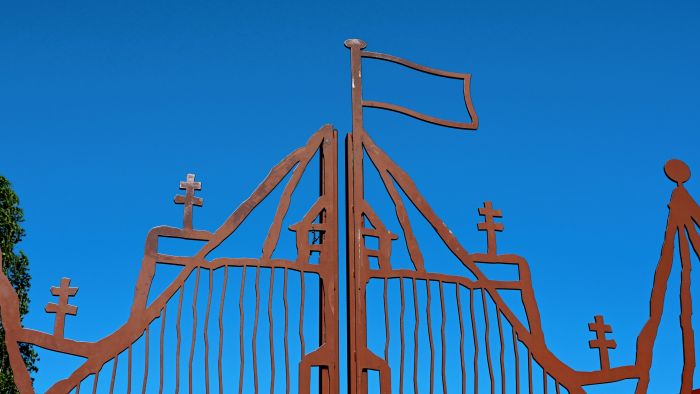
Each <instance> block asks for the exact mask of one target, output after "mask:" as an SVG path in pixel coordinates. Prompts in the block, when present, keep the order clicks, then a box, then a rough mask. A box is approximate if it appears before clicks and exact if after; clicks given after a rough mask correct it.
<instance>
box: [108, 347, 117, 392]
mask: <svg viewBox="0 0 700 394" xmlns="http://www.w3.org/2000/svg"><path fill="white" fill-rule="evenodd" d="M118 362H119V355H116V356H115V357H114V364H112V381H111V382H110V383H109V394H112V393H114V381H115V380H116V377H117V364H118Z"/></svg>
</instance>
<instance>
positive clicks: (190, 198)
mask: <svg viewBox="0 0 700 394" xmlns="http://www.w3.org/2000/svg"><path fill="white" fill-rule="evenodd" d="M194 176H195V175H194V174H187V180H186V181H180V189H181V190H185V195H184V196H183V195H177V196H175V204H184V205H185V215H184V216H185V217H184V228H185V229H186V230H192V205H196V206H198V207H201V206H202V204H203V203H204V200H202V199H201V198H200V197H195V196H194V192H195V190H202V182H195V181H194Z"/></svg>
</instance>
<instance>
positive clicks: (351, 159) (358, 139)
mask: <svg viewBox="0 0 700 394" xmlns="http://www.w3.org/2000/svg"><path fill="white" fill-rule="evenodd" d="M345 46H346V47H348V48H350V78H351V99H352V133H351V134H349V135H348V137H347V140H346V146H347V152H348V154H347V155H346V193H347V194H346V196H347V204H346V210H347V211H346V212H347V264H348V266H347V271H348V272H347V280H348V288H347V291H348V369H349V378H348V392H350V393H357V392H358V391H359V388H360V383H361V377H362V374H363V373H362V370H361V367H360V366H359V365H358V364H359V363H358V359H357V357H358V351H359V350H360V349H362V350H364V348H365V346H366V342H365V341H364V339H365V333H364V331H363V328H365V326H366V322H363V321H360V320H362V318H363V314H362V311H363V309H364V308H365V301H364V300H365V294H364V289H365V283H364V282H363V278H362V272H361V270H360V264H361V255H360V241H361V239H360V231H359V230H360V228H361V226H362V207H361V204H362V201H363V186H362V182H363V180H362V156H363V152H362V134H363V133H364V129H363V125H362V54H361V51H362V49H363V48H364V47H365V46H366V44H365V43H364V42H363V41H361V40H356V39H353V40H347V41H345Z"/></svg>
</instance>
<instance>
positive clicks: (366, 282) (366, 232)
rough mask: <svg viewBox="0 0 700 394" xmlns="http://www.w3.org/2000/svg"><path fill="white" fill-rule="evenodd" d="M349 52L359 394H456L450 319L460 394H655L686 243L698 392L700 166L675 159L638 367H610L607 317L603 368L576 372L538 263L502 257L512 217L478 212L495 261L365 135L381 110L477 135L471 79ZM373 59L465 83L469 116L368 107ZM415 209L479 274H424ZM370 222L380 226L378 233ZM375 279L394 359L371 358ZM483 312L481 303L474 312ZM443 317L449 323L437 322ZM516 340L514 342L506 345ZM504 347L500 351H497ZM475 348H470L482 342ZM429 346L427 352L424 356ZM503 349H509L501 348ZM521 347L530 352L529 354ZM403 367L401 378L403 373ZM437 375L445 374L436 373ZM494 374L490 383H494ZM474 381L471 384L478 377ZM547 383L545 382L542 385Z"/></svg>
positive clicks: (358, 47)
mask: <svg viewBox="0 0 700 394" xmlns="http://www.w3.org/2000/svg"><path fill="white" fill-rule="evenodd" d="M345 45H346V46H347V47H348V48H349V49H350V63H351V94H352V133H351V134H349V135H348V137H347V139H346V151H347V154H346V174H347V178H346V185H347V186H346V190H347V196H346V210H347V222H348V231H347V236H348V239H347V246H348V248H347V261H348V273H347V278H348V279H347V280H348V305H349V306H348V365H349V379H348V390H349V391H348V392H350V393H366V392H377V391H380V392H382V393H388V392H394V391H397V390H396V388H393V387H392V381H394V382H395V381H397V380H398V386H399V387H398V392H399V393H403V392H404V390H405V386H406V384H407V382H408V381H412V385H413V391H414V392H430V393H432V392H434V391H435V390H441V391H442V392H447V385H446V383H445V382H446V380H447V373H446V370H447V368H446V362H445V354H446V352H447V351H448V350H449V349H448V348H447V346H446V339H445V321H446V319H449V318H451V317H452V316H455V315H457V320H458V324H459V330H458V335H457V337H458V339H457V340H458V342H457V343H459V352H457V353H458V354H457V355H456V356H457V357H458V358H459V360H458V362H459V364H460V365H459V366H460V368H459V369H458V371H459V372H461V379H460V380H461V386H460V388H461V392H462V393H467V392H472V393H478V392H480V391H479V390H480V387H481V390H484V388H486V390H487V391H488V392H491V393H495V392H507V391H508V392H516V393H520V392H521V391H522V392H525V391H526V390H527V392H529V393H532V392H533V390H534V389H535V388H536V387H539V389H538V390H542V392H544V393H547V392H548V390H549V389H550V388H551V387H554V392H556V393H560V392H561V391H562V388H564V389H566V390H567V391H568V392H569V393H583V392H585V388H586V386H589V385H595V384H602V383H611V382H615V381H619V380H623V379H638V384H637V388H636V393H637V394H641V393H646V392H647V389H648V383H649V371H650V368H651V359H652V358H651V357H652V350H653V347H654V343H655V340H656V336H657V333H658V328H659V323H660V320H661V316H662V314H663V305H664V300H665V296H666V294H665V293H666V287H667V281H668V279H669V274H670V271H671V264H672V262H673V257H674V251H673V248H674V240H678V241H679V245H680V251H679V254H680V260H681V294H680V296H681V297H680V298H681V316H680V325H681V329H682V332H683V335H682V337H683V356H684V367H683V373H682V377H681V380H682V383H681V393H684V394H685V393H690V392H691V388H692V375H693V371H694V369H695V350H694V334H693V328H692V322H691V306H692V303H691V290H690V289H691V288H690V250H691V249H692V250H693V251H694V253H695V254H696V255H698V254H699V252H700V235H698V232H697V227H696V225H697V224H698V223H700V208H699V207H698V205H697V204H696V203H695V202H694V201H693V200H692V198H691V197H690V195H689V194H688V192H687V191H686V190H685V188H684V187H683V183H684V182H685V181H687V180H688V179H689V177H690V170H689V169H688V168H687V166H686V165H685V164H683V163H682V162H680V161H678V160H671V161H669V162H668V164H667V165H666V167H665V171H666V174H667V175H668V177H669V178H670V179H671V180H673V181H674V182H676V183H677V188H676V190H675V191H674V192H673V196H672V198H671V204H670V205H669V208H670V214H669V221H668V227H667V230H666V236H665V239H664V244H663V248H662V254H661V259H660V261H659V265H658V267H657V272H656V275H655V276H654V285H653V288H652V295H651V302H650V304H651V305H650V307H651V308H650V318H649V321H648V322H647V324H646V325H645V326H644V328H643V329H642V331H641V333H640V335H639V337H638V340H637V357H636V360H635V363H634V364H632V365H625V366H611V365H610V360H609V356H608V352H609V349H614V348H616V346H617V344H616V342H615V341H614V340H611V339H609V338H606V334H609V333H611V332H612V328H611V327H610V325H608V324H605V323H604V322H603V317H602V316H596V317H595V322H594V323H591V324H590V325H589V328H590V330H591V331H593V332H595V333H596V338H595V339H593V340H591V341H590V342H589V346H590V348H592V349H597V350H598V352H599V357H600V370H597V371H577V370H574V369H573V368H571V367H569V366H568V365H566V364H565V363H564V362H562V361H561V360H560V359H559V358H558V357H556V356H555V355H554V354H553V353H552V352H551V351H550V349H549V348H548V347H547V345H546V343H545V338H544V334H543V332H542V327H541V320H540V313H539V310H538V307H537V303H536V301H535V295H534V290H533V287H532V280H531V277H530V270H529V267H528V263H527V262H526V261H525V259H523V258H522V257H520V256H517V255H512V254H498V252H497V248H496V232H500V231H503V229H504V225H503V224H502V223H500V222H496V221H495V220H494V218H501V217H502V216H503V214H502V212H501V211H500V210H497V209H494V208H493V204H492V203H491V202H490V201H487V202H484V206H483V207H482V208H479V209H478V213H479V215H481V216H483V217H484V221H483V222H482V223H479V224H478V226H477V229H478V230H479V231H484V232H486V234H487V237H486V239H487V242H486V253H469V252H467V250H465V249H464V248H463V247H462V246H461V245H460V243H459V242H458V241H457V239H456V238H455V237H454V235H453V233H452V232H451V231H450V230H449V229H448V228H447V227H446V226H445V224H444V223H443V222H442V220H440V218H439V217H438V216H437V215H436V214H435V212H434V211H433V210H432V209H431V207H430V206H429V205H428V204H427V202H426V200H425V199H424V198H423V197H422V195H421V194H420V193H419V191H418V189H417V188H416V186H415V184H414V183H413V181H412V180H411V178H410V177H409V176H408V175H407V174H406V173H405V172H404V171H403V170H401V168H400V167H399V166H398V165H397V164H396V163H394V162H393V161H392V160H391V159H390V158H389V156H388V155H386V153H384V151H382V150H381V149H380V148H379V147H378V146H377V145H376V144H375V143H374V142H373V140H372V138H371V137H370V136H369V134H368V133H367V131H366V130H365V128H364V124H363V108H365V107H372V108H381V109H386V110H392V111H395V112H398V113H402V114H405V115H409V116H412V117H414V118H416V119H420V120H423V121H426V122H430V123H434V124H437V125H441V126H446V127H455V128H461V129H476V127H477V125H478V118H477V116H476V113H475V112H474V107H473V104H472V102H471V98H470V97H469V82H470V80H471V77H470V75H469V74H461V73H451V72H445V71H440V70H436V69H432V68H429V67H425V66H421V65H418V64H415V63H412V62H409V61H407V60H404V59H400V58H398V57H395V56H391V55H385V54H380V53H375V52H368V51H366V50H365V47H366V44H365V43H364V42H363V41H361V40H356V39H353V40H347V41H346V42H345ZM365 58H369V59H375V60H383V61H389V62H393V63H397V64H400V65H403V66H406V67H409V68H412V69H415V70H418V71H422V72H426V73H429V74H433V75H437V76H442V77H447V78H456V79H461V80H463V83H464V85H463V87H464V99H465V104H466V108H467V113H468V115H469V120H468V121H466V122H464V121H462V122H455V121H449V120H442V119H436V118H434V117H431V116H429V115H425V114H420V113H418V112H416V111H414V110H410V109H407V108H404V107H400V106H396V105H393V104H387V103H380V102H375V101H368V100H365V99H363V97H362V86H363V85H362V60H363V59H365ZM365 155H366V157H367V158H369V161H370V163H369V164H366V163H364V162H363V160H364V157H365ZM368 168H370V170H371V171H375V170H376V171H377V172H378V174H379V177H380V179H381V182H382V184H383V186H384V187H385V188H386V191H387V194H388V196H389V198H390V199H391V201H392V202H393V204H394V207H395V212H396V221H397V222H398V223H399V225H400V227H401V228H400V229H390V228H387V227H386V226H385V225H384V224H383V223H382V221H381V218H379V217H378V216H377V215H376V213H375V211H374V210H373V208H372V206H371V204H370V203H369V202H368V201H366V200H365V197H364V191H365V185H364V179H365V173H364V171H365V170H366V169H368ZM401 193H403V195H405V197H406V200H407V201H404V199H403V198H402V195H401ZM408 204H412V205H413V206H414V207H415V208H416V209H417V210H418V212H419V213H420V214H421V215H422V216H423V218H425V219H426V220H427V221H428V223H429V224H430V225H431V226H432V228H433V229H434V230H435V232H436V233H437V234H438V236H439V237H440V239H441V240H442V242H443V243H444V244H445V245H446V246H447V248H448V249H449V250H450V251H451V252H452V253H453V254H454V255H455V256H456V257H457V258H458V259H459V261H460V262H461V264H462V265H463V266H464V267H465V268H467V269H468V270H469V272H470V273H471V274H472V276H473V278H469V277H462V276H455V275H449V274H443V273H440V272H431V271H429V270H427V269H426V268H425V267H426V261H425V259H424V257H423V253H422V252H421V248H420V246H419V244H418V240H417V238H416V236H415V235H414V231H413V230H412V224H411V221H410V219H409V215H408V213H407V208H406V206H407V205H408ZM367 223H369V225H370V226H369V227H368V226H367ZM392 231H396V232H392ZM367 237H375V238H378V242H377V244H378V245H379V248H378V249H372V248H371V247H368V246H367V243H366V239H367ZM399 238H403V240H404V241H405V243H406V249H407V251H408V254H409V257H410V260H411V263H412V265H413V269H398V268H394V267H392V261H391V242H392V241H393V240H397V239H399ZM371 257H376V258H377V260H378V264H377V265H376V266H372V264H371V262H370V258H371ZM477 263H479V264H494V265H511V266H516V267H517V268H518V273H519V279H518V280H515V281H503V280H495V279H490V278H489V277H487V276H486V275H485V274H484V273H483V272H482V270H481V269H480V268H479V266H478V265H477ZM375 281H379V283H380V284H381V285H383V288H384V292H383V297H384V300H383V301H384V302H383V303H384V305H385V307H384V309H383V313H384V314H385V319H384V320H385V323H384V324H385V327H384V328H385V329H386V333H385V335H384V341H385V343H384V351H383V354H380V353H377V352H374V351H372V350H370V349H369V345H368V335H369V333H368V328H369V321H368V307H369V305H370V303H371V304H376V301H374V300H373V301H371V302H370V301H369V300H368V299H367V292H368V288H369V286H370V285H371V284H372V283H373V282H375ZM390 281H398V282H399V286H398V288H399V289H400V290H399V291H400V297H399V299H400V306H398V307H397V308H398V309H399V310H400V315H399V316H400V324H399V332H398V333H392V332H390V330H389V317H388V315H389V313H390V312H391V310H390V308H388V307H387V306H386V305H387V297H388V295H387V290H386V289H387V287H388V286H387V283H388V282H390ZM405 284H408V285H409V286H410V290H409V294H410V293H411V292H412V298H413V300H412V303H413V308H414V313H413V320H412V321H413V324H414V330H413V344H412V347H413V349H412V351H411V350H409V351H407V350H406V338H405V335H406V332H405V326H406V325H405V322H404V320H405V319H406V313H405V309H406V302H407V300H406V298H407V297H406V294H405V293H404V290H405V289H404V288H405ZM447 286H454V291H449V292H447V291H445V289H446V287H447ZM431 288H432V289H438V290H439V308H433V307H431V305H432V304H433V303H434V301H433V299H434V297H433V295H432V294H431V291H434V290H431ZM499 290H516V291H518V292H519V293H520V294H521V299H522V306H523V307H524V311H525V318H524V319H522V318H519V317H518V316H517V314H516V313H515V312H514V311H513V310H512V309H511V307H510V305H509V304H508V303H506V302H505V301H504V299H503V298H502V297H501V295H500V293H499ZM467 292H468V302H463V297H464V296H465V295H466V293H467ZM421 293H424V294H421ZM451 294H453V295H454V297H453V298H454V302H455V305H456V309H453V310H448V309H447V308H446V302H445V299H446V297H448V296H450V297H452V296H451ZM423 296H425V299H426V301H425V304H424V305H425V307H424V310H422V311H421V309H423V307H422V306H421V307H419V303H421V301H420V300H421V299H422V297H423ZM409 298H410V295H409ZM477 300H479V301H477ZM465 301H467V300H465ZM477 304H480V305H479V306H477V307H475V305H477ZM464 305H466V306H467V309H469V311H468V313H467V314H466V315H464V311H463V306H464ZM436 311H437V312H439V313H440V314H441V315H440V316H437V317H436V316H434V313H435V312H436ZM494 311H495V312H494ZM374 318H376V317H374ZM436 318H439V319H440V322H441V324H440V333H439V335H440V337H439V340H438V339H436V336H437V335H438V334H436V333H435V332H434V331H433V327H432V326H433V324H432V321H433V320H435V319H436ZM465 318H466V319H465ZM423 319H425V320H423ZM465 321H466V324H467V325H468V326H469V327H470V331H471V333H470V334H468V333H467V331H468V329H465ZM424 326H426V329H425V330H424V329H423V328H422V327H424ZM376 328H377V327H376V323H373V324H372V330H375V329H376ZM421 333H423V334H421ZM495 334H497V335H495ZM419 335H425V337H422V338H419ZM395 336H399V341H400V350H399V352H398V354H399V357H398V360H395V359H393V360H392V359H390V355H389V351H388V350H387V349H388V348H389V343H390V341H391V340H392V338H394V337H395ZM467 337H471V339H467ZM506 337H509V339H508V340H506V339H505V338H506ZM494 341H495V342H496V343H493V342H494ZM467 344H471V346H469V345H467ZM465 345H466V346H465ZM421 347H424V348H425V349H420V348H421ZM465 347H467V348H469V350H470V352H472V353H473V360H472V362H469V361H468V360H467V357H466V355H465ZM507 347H510V348H511V349H509V350H508V353H510V354H513V355H514V358H513V360H515V361H511V362H510V364H509V365H506V364H507V361H506V357H505V349H506V348H507ZM494 349H498V350H497V351H496V352H494ZM522 349H525V350H526V353H525V354H524V355H523V354H522ZM436 352H439V354H440V355H441V359H440V360H439V361H436V360H435V354H436ZM419 354H421V355H426V358H425V360H426V364H427V366H426V367H425V368H426V369H425V370H423V371H421V372H420V373H419V372H417V371H419ZM411 355H412V356H413V357H412V358H413V367H412V375H413V376H407V375H408V374H407V373H406V371H405V366H406V360H405V358H406V357H410V356H411ZM421 357H422V356H421ZM522 357H525V361H524V363H526V366H522V367H523V368H526V370H527V376H524V377H521V365H520V364H521V362H523V361H522ZM535 366H537V367H538V368H539V369H538V370H541V375H538V376H535V375H534V371H535ZM397 368H398V371H396V369H397ZM436 368H437V369H439V371H437V372H436ZM453 371H454V370H453ZM370 372H375V373H378V376H379V379H378V380H379V383H378V386H374V387H371V388H370V387H368V380H369V373H370ZM437 373H439V374H440V375H439V376H441V383H442V384H441V387H436V382H435V380H436V376H437ZM484 378H486V379H485V380H486V381H485V382H484ZM521 378H522V379H521ZM469 379H471V382H469V381H468V380H469ZM538 379H539V380H540V382H538V383H537V384H536V380H538ZM523 380H526V384H527V387H526V388H523V387H521V386H522V381H523ZM511 382H513V383H511ZM419 384H420V386H419ZM419 387H420V388H419ZM453 390H454V389H453ZM453 390H452V391H453Z"/></svg>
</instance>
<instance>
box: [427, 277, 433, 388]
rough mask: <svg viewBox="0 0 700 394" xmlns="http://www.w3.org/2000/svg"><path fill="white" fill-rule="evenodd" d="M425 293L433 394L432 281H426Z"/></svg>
mask: <svg viewBox="0 0 700 394" xmlns="http://www.w3.org/2000/svg"><path fill="white" fill-rule="evenodd" d="M425 292H426V296H427V300H426V303H425V309H426V314H427V315H428V316H427V320H426V323H425V324H426V325H427V326H428V343H429V344H430V394H433V391H434V389H435V344H434V343H433V322H432V320H431V318H430V304H431V297H430V280H426V281H425Z"/></svg>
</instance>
